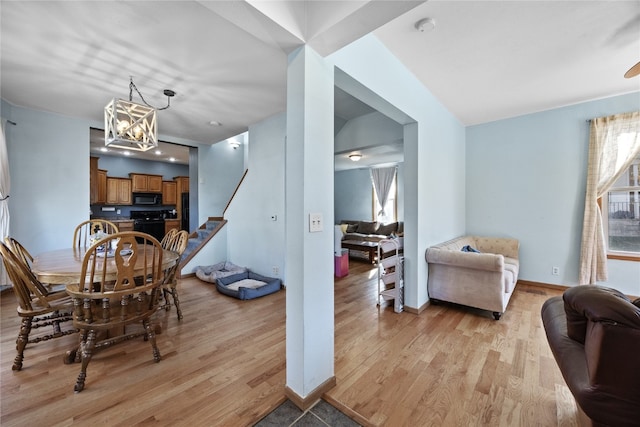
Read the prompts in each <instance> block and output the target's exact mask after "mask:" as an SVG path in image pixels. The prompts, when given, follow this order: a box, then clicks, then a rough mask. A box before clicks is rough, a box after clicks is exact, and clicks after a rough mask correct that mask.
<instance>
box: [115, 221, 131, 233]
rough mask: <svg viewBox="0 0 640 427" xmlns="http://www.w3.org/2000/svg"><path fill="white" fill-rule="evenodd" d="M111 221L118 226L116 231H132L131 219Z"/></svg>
mask: <svg viewBox="0 0 640 427" xmlns="http://www.w3.org/2000/svg"><path fill="white" fill-rule="evenodd" d="M112 222H113V223H114V224H115V225H117V226H118V231H133V220H116V221H112Z"/></svg>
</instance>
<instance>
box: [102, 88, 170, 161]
mask: <svg viewBox="0 0 640 427" xmlns="http://www.w3.org/2000/svg"><path fill="white" fill-rule="evenodd" d="M134 89H135V91H136V92H137V93H138V95H139V96H140V99H141V100H142V102H143V104H138V103H136V102H133V90H134ZM163 93H164V94H165V95H166V96H167V106H166V107H162V108H154V107H153V106H151V105H149V104H148V103H147V101H145V100H144V98H143V96H142V94H141V93H140V91H139V90H138V88H137V87H136V85H135V84H134V83H133V77H131V79H130V81H129V101H125V100H123V99H119V98H113V100H111V102H109V103H108V104H107V105H106V107H104V145H105V146H106V147H116V148H125V149H128V150H136V151H147V150H150V149H152V148H156V147H157V146H158V123H157V121H156V112H157V111H159V110H166V109H167V108H169V107H170V105H171V97H173V96H175V94H176V93H175V92H174V91H172V90H170V89H165V90H164V92H163Z"/></svg>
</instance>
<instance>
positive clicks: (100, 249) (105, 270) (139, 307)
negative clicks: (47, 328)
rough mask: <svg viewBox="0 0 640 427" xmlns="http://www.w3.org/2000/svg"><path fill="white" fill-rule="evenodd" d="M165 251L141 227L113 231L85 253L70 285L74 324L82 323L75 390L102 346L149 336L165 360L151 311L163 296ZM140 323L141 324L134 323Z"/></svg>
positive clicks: (155, 356)
mask: <svg viewBox="0 0 640 427" xmlns="http://www.w3.org/2000/svg"><path fill="white" fill-rule="evenodd" d="M105 247H106V248H112V249H110V250H106V251H105V250H104V248H105ZM162 255H163V250H162V246H161V245H160V242H158V240H156V239H155V238H153V237H152V236H150V235H148V234H145V233H141V232H137V231H127V232H120V233H116V234H112V235H110V236H108V237H106V238H105V239H103V240H102V241H100V242H98V243H95V244H94V245H92V246H91V247H90V248H89V249H88V250H87V252H86V253H85V255H84V257H83V260H82V270H81V274H80V283H78V284H71V285H67V292H68V293H69V294H70V295H71V297H72V299H73V303H74V307H75V310H74V313H73V324H74V326H75V327H77V328H79V329H80V347H79V349H78V352H79V359H80V362H81V368H80V374H79V375H78V379H77V381H76V384H75V387H74V390H75V391H76V393H77V392H80V391H82V389H83V388H84V383H85V379H86V376H87V366H88V365H89V362H90V361H91V358H92V357H93V355H94V353H95V352H97V351H98V350H100V349H103V348H106V347H109V346H111V345H114V344H117V343H120V342H123V341H127V340H130V339H132V338H135V337H137V336H144V337H145V340H148V341H149V342H150V343H151V347H152V351H153V360H154V361H155V362H159V361H160V351H159V350H158V347H157V345H156V338H155V332H154V328H153V325H152V322H151V315H152V314H154V313H155V312H156V311H157V310H158V306H159V301H160V294H161V286H162V280H163V272H162ZM141 277H142V278H145V280H139V278H141ZM136 324H137V325H141V326H142V328H138V330H136V329H135V328H131V327H129V325H136ZM125 327H126V328H125Z"/></svg>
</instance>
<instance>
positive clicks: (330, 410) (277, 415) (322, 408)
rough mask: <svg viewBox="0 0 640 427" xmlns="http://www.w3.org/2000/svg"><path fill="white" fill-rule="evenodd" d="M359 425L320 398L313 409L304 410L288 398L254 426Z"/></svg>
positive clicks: (350, 426)
mask: <svg viewBox="0 0 640 427" xmlns="http://www.w3.org/2000/svg"><path fill="white" fill-rule="evenodd" d="M359 425H360V424H358V423H356V422H355V421H353V420H352V419H351V418H349V417H347V416H346V415H345V414H343V413H342V412H340V411H338V410H337V409H336V408H334V407H333V406H331V405H330V404H328V403H327V402H326V401H324V400H319V401H318V403H316V404H315V405H314V406H312V407H311V409H309V410H307V411H306V412H303V411H302V410H300V408H298V407H297V406H296V405H294V404H293V403H292V402H291V401H290V400H288V399H287V400H286V401H285V402H284V403H283V404H282V405H280V406H278V407H277V408H276V409H274V410H273V412H271V413H270V414H269V415H267V416H266V417H264V418H263V419H261V420H260V421H259V422H258V423H257V424H255V425H254V427H284V426H289V427H316V426H317V427H327V426H330V427H357V426H359Z"/></svg>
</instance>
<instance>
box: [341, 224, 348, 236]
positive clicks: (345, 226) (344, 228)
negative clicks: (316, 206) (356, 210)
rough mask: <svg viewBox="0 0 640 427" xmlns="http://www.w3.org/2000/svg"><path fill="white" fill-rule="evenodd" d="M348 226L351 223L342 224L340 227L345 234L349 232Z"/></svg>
mask: <svg viewBox="0 0 640 427" xmlns="http://www.w3.org/2000/svg"><path fill="white" fill-rule="evenodd" d="M348 228H349V224H340V229H341V230H342V235H343V236H344V235H345V234H346V233H347V229H348Z"/></svg>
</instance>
